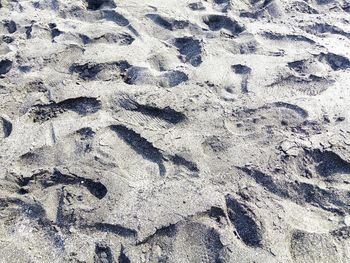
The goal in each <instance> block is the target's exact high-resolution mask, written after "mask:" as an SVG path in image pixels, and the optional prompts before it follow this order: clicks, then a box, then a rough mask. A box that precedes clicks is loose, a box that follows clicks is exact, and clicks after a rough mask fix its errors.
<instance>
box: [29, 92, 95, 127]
mask: <svg viewBox="0 0 350 263" xmlns="http://www.w3.org/2000/svg"><path fill="white" fill-rule="evenodd" d="M101 108H102V104H101V102H100V101H99V100H98V99H96V98H88V97H79V98H72V99H67V100H64V101H61V102H59V103H55V102H52V103H51V104H39V105H35V106H33V107H32V109H31V110H30V111H29V114H30V116H31V117H32V119H33V122H39V123H43V122H45V121H48V120H50V119H53V118H57V117H58V116H59V115H61V114H63V113H64V112H67V111H72V112H75V113H77V114H79V115H80V116H87V115H90V114H93V113H96V112H97V111H99V110H100V109H101Z"/></svg>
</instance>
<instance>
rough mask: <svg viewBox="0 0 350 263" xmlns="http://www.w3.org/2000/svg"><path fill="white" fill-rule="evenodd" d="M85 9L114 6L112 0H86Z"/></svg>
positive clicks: (94, 9)
mask: <svg viewBox="0 0 350 263" xmlns="http://www.w3.org/2000/svg"><path fill="white" fill-rule="evenodd" d="M86 2H87V9H89V10H93V11H96V10H100V9H104V8H116V7H117V5H116V4H115V2H114V0H86Z"/></svg>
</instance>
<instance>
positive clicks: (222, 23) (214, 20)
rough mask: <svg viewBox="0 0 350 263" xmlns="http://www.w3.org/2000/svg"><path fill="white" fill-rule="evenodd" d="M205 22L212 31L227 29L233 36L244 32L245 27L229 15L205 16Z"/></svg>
mask: <svg viewBox="0 0 350 263" xmlns="http://www.w3.org/2000/svg"><path fill="white" fill-rule="evenodd" d="M203 22H204V23H205V24H206V25H207V26H208V27H209V29H210V30H212V31H219V30H221V29H226V30H227V31H228V32H230V34H231V35H233V36H238V35H239V34H240V33H242V32H243V31H244V30H245V28H244V27H243V26H241V25H240V24H239V23H238V22H236V21H234V20H232V19H231V18H229V17H227V16H222V15H208V16H205V17H203Z"/></svg>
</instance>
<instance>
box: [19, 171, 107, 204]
mask: <svg viewBox="0 0 350 263" xmlns="http://www.w3.org/2000/svg"><path fill="white" fill-rule="evenodd" d="M37 184H39V185H40V186H41V187H42V188H43V189H45V188H48V187H52V186H55V185H79V186H82V187H85V188H86V189H87V190H88V191H89V192H90V193H91V194H92V195H93V196H95V197H96V198H98V199H103V198H104V197H105V196H106V195H107V192H108V190H107V188H106V186H104V185H103V184H102V183H100V182H95V181H94V180H91V179H89V178H85V177H82V176H77V175H74V174H63V173H61V172H60V171H59V170H57V169H54V171H53V173H50V172H48V171H44V172H40V173H38V174H34V175H32V176H31V177H26V178H21V179H19V180H18V186H19V187H21V189H26V192H30V191H31V188H32V187H36V186H37Z"/></svg>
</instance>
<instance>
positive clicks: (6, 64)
mask: <svg viewBox="0 0 350 263" xmlns="http://www.w3.org/2000/svg"><path fill="white" fill-rule="evenodd" d="M12 64H13V63H12V61H11V60H9V59H3V60H0V78H2V77H3V76H2V75H5V74H7V73H8V72H9V71H10V70H11V68H12Z"/></svg>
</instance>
